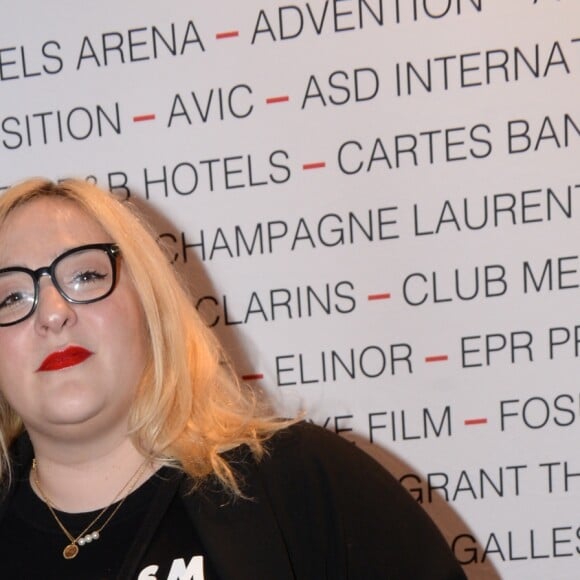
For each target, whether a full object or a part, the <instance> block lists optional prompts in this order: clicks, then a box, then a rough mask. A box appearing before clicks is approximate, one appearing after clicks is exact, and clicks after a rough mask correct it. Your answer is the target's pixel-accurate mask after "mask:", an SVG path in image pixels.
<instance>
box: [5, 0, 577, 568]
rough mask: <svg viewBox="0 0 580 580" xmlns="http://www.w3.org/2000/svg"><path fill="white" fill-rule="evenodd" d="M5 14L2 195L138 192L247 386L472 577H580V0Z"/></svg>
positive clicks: (47, 7)
mask: <svg viewBox="0 0 580 580" xmlns="http://www.w3.org/2000/svg"><path fill="white" fill-rule="evenodd" d="M1 13H2V18H1V19H0V31H1V36H0V187H2V188H5V187H7V186H9V185H10V184H12V183H14V182H16V181H18V180H21V179H23V178H25V177H27V176H31V175H43V176H47V177H50V178H54V179H59V178H61V177H65V176H77V177H82V178H86V179H90V180H93V181H96V182H98V183H99V184H100V185H102V186H103V187H105V188H109V189H111V190H113V191H115V192H116V193H117V194H118V195H120V196H121V197H123V198H129V197H130V198H131V199H132V200H134V201H135V202H136V203H138V204H139V205H141V206H142V207H143V208H145V210H146V211H147V212H148V213H149V214H151V215H153V216H154V219H155V220H156V223H157V224H158V227H159V233H160V239H162V240H163V242H164V243H165V244H166V245H167V248H168V251H169V255H170V256H171V258H172V259H173V260H174V261H175V263H176V265H177V266H178V267H179V268H180V269H181V270H182V271H183V273H184V274H185V275H186V276H187V278H188V280H190V281H191V284H192V286H193V287H194V289H195V296H196V301H197V304H198V307H199V309H200V311H201V312H202V314H203V316H204V318H205V319H206V320H207V323H208V324H209V325H211V326H212V327H213V328H214V329H215V331H216V332H217V333H218V334H219V335H220V336H221V338H222V339H223V340H224V341H225V342H226V343H227V345H228V348H229V351H230V353H231V355H232V357H233V359H234V361H235V362H236V365H237V368H238V370H239V373H240V375H241V376H242V377H244V379H245V380H246V381H247V382H249V383H250V384H252V385H254V386H255V387H256V388H261V389H264V390H266V391H268V392H269V393H270V395H271V396H272V397H273V399H274V401H275V403H276V404H277V405H278V407H279V409H280V410H281V412H283V413H294V412H297V411H298V410H300V409H302V410H304V411H305V412H306V414H307V416H308V417H309V418H310V419H311V420H312V421H314V422H316V423H318V424H321V425H324V426H325V427H327V428H328V429H331V430H334V431H337V432H339V433H340V434H341V435H342V436H344V437H347V438H349V439H352V440H353V441H355V442H356V443H357V444H358V445H360V446H362V447H363V448H364V449H365V450H367V451H368V452H369V453H371V454H372V455H374V456H375V457H376V458H377V459H378V460H379V461H381V462H382V463H383V464H384V465H385V466H387V467H388V468H389V469H391V470H392V471H393V473H394V474H395V475H396V476H397V477H398V478H400V479H401V481H402V482H403V484H404V485H405V486H406V487H407V488H408V489H409V492H410V493H411V494H412V495H413V496H414V497H415V498H416V499H417V501H419V502H421V503H422V505H423V507H424V508H425V509H426V510H427V511H428V512H429V513H430V514H431V515H432V517H433V518H434V519H435V521H436V522H437V524H438V525H439V526H440V527H441V529H442V530H443V532H444V533H445V535H446V537H447V539H448V541H449V543H450V545H451V546H452V548H453V550H454V551H455V554H456V556H457V558H458V559H459V560H460V561H461V562H462V563H463V564H464V566H465V570H466V571H467V573H468V575H469V577H470V578H499V577H502V578H526V579H532V578H537V579H544V578H576V577H577V574H578V572H577V570H578V569H579V566H580V517H579V513H578V502H579V499H580V460H579V459H578V454H577V451H576V450H577V444H578V439H579V438H578V435H579V422H580V386H579V381H578V366H579V365H578V357H579V352H580V314H579V312H580V310H579V307H578V303H579V294H580V290H579V288H580V271H579V270H580V258H579V249H578V248H579V245H578V240H579V238H580V234H579V219H580V216H579V213H580V202H579V201H578V200H579V197H580V181H579V179H580V177H579V176H578V160H579V151H580V147H579V143H580V108H579V99H578V89H579V88H580V85H579V81H578V79H579V73H580V29H579V24H580V4H579V3H578V2H577V0H510V1H509V2H507V1H505V0H333V1H331V0H325V1H323V0H314V1H310V2H302V1H301V2H276V1H260V0H247V1H245V2H234V0H228V1H226V0H224V1H215V2H212V3H208V2H205V3H203V2H186V1H185V0H173V1H168V2H164V3H158V2H143V1H141V2H136V1H126V2H121V3H119V2H112V1H111V0H104V1H101V2H98V3H96V2H82V3H80V2H73V1H72V0H57V1H55V2H50V3H45V2H40V1H30V0H28V1H27V0H24V1H23V2H19V3H8V2H3V5H2V7H1ZM420 552H421V546H419V545H418V546H417V556H418V557H420Z"/></svg>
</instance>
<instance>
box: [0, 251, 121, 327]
mask: <svg viewBox="0 0 580 580" xmlns="http://www.w3.org/2000/svg"><path fill="white" fill-rule="evenodd" d="M53 283H54V285H55V286H56V288H57V290H58V291H59V292H60V293H61V294H62V295H63V296H64V297H65V298H66V299H67V300H69V301H71V302H78V303H83V302H94V301H96V300H98V299H99V298H102V297H104V296H105V295H106V294H107V293H108V292H109V291H110V290H111V288H112V285H113V283H114V275H113V265H112V263H111V259H110V258H109V255H108V253H107V252H106V251H104V250H102V249H94V248H93V249H88V250H79V251H78V252H74V253H72V254H68V255H66V256H63V257H62V258H57V260H55V262H54V263H53ZM36 292H37V284H36V283H35V279H34V276H33V275H32V273H31V272H25V271H18V270H12V271H8V272H4V273H1V274H0V324H10V323H11V322H16V321H18V320H22V319H23V318H26V316H28V315H29V314H30V312H31V311H32V310H33V309H34V305H35V302H36Z"/></svg>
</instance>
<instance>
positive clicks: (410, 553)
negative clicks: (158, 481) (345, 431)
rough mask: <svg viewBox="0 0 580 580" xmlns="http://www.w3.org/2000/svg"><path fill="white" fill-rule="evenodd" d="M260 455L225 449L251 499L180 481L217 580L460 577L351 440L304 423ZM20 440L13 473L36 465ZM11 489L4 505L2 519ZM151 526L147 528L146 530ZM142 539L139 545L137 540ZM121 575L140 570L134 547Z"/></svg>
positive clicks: (416, 515) (408, 502) (436, 539)
mask: <svg viewBox="0 0 580 580" xmlns="http://www.w3.org/2000/svg"><path fill="white" fill-rule="evenodd" d="M268 450H269V451H268V454H267V456H266V457H265V458H264V459H262V461H260V462H258V463H257V462H256V461H254V459H253V458H252V456H251V454H250V452H249V451H248V449H247V448H246V447H239V448H237V449H235V450H232V451H230V452H228V453H227V454H226V455H227V457H228V459H229V461H230V462H231V465H233V467H234V469H235V470H236V472H237V474H238V475H239V477H240V478H241V482H242V490H243V493H244V494H245V496H246V498H248V499H236V500H232V498H231V496H230V495H228V494H226V493H225V492H223V491H221V490H220V489H219V488H218V487H217V486H212V485H210V484H208V485H204V486H203V487H202V488H201V489H199V490H197V491H195V492H193V493H188V492H189V491H190V488H191V485H190V483H191V482H189V481H188V479H187V478H186V477H183V478H181V479H180V480H179V482H178V483H176V484H175V485H177V486H179V487H178V490H177V492H178V493H180V494H181V496H182V499H183V502H184V505H185V509H186V510H187V512H188V514H189V517H190V518H191V521H192V522H193V524H194V525H195V527H196V529H197V532H198V534H199V537H200V539H201V542H202V544H203V546H204V548H205V551H206V557H207V558H208V559H209V560H210V561H211V562H212V563H213V565H214V567H215V569H216V571H217V573H218V575H219V578H220V579H221V580H325V579H328V580H346V579H349V580H382V579H385V580H387V579H393V580H455V579H457V580H459V579H464V578H465V575H464V574H463V571H462V570H461V568H460V566H459V565H458V564H457V562H456V560H455V558H454V557H453V555H452V553H451V551H450V550H449V548H448V546H447V545H446V543H445V540H444V539H443V537H442V536H441V534H440V533H439V531H438V530H437V528H436V527H435V525H434V524H433V523H432V521H431V520H430V519H429V517H428V516H427V515H426V514H425V512H424V511H423V509H422V508H421V507H420V506H419V505H418V504H417V503H416V502H415V501H414V500H413V499H412V498H411V496H410V495H409V493H408V492H407V491H406V490H405V489H404V488H403V487H402V486H401V485H400V484H399V483H398V482H397V481H396V480H395V479H394V478H393V477H392V476H391V475H390V474H389V473H388V472H386V471H385V470H384V469H383V468H382V467H381V466H380V465H379V464H378V463H376V462H375V461H374V460H373V459H371V458H370V457H369V456H368V455H367V454H365V453H363V452H362V451H360V450H359V449H358V448H357V447H356V446H355V445H354V444H353V443H350V442H347V441H345V440H344V439H342V438H340V437H338V436H336V435H334V434H332V433H330V432H328V431H326V430H324V429H322V428H319V427H315V426H313V425H310V424H308V423H300V424H297V425H295V426H293V427H290V428H289V429H286V430H283V431H281V432H279V433H278V434H277V435H275V436H274V437H273V438H272V439H271V440H270V441H269V442H268ZM31 454H32V450H31V448H30V443H29V442H28V441H27V438H21V440H19V441H18V444H17V445H16V449H15V454H14V465H15V469H16V478H19V477H21V476H22V475H24V476H25V474H26V473H27V470H28V469H29V468H30V461H31ZM9 498H10V490H8V493H7V494H6V495H5V496H4V500H3V502H2V504H0V523H1V518H2V514H3V511H4V507H5V505H6V503H7V502H8V501H9ZM146 528H147V526H146V525H144V526H143V530H142V533H145V532H146ZM136 544H138V542H136ZM133 553H134V557H133V558H132V560H135V561H132V562H129V563H128V566H126V567H125V568H124V571H123V572H122V578H123V580H128V579H129V578H132V577H134V571H135V570H137V567H138V565H139V558H138V553H136V552H135V551H133Z"/></svg>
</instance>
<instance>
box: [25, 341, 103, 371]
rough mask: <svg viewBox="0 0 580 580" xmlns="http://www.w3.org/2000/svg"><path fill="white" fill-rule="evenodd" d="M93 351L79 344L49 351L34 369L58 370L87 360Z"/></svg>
mask: <svg viewBox="0 0 580 580" xmlns="http://www.w3.org/2000/svg"><path fill="white" fill-rule="evenodd" d="M92 355H93V353H92V352H91V351H90V350H87V349H86V348H83V347H81V346H69V347H67V348H65V349H63V350H58V351H55V352H52V353H50V354H49V355H48V356H47V357H46V358H45V359H44V360H43V361H42V363H41V365H40V366H39V367H38V368H37V369H36V372H41V371H59V370H61V369H65V368H67V367H73V366H75V365H78V364H80V363H82V362H83V361H85V360H87V359H88V358H89V357H90V356H92Z"/></svg>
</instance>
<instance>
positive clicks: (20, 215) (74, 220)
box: [0, 196, 110, 267]
mask: <svg viewBox="0 0 580 580" xmlns="http://www.w3.org/2000/svg"><path fill="white" fill-rule="evenodd" d="M105 241H110V240H109V236H107V235H106V234H105V231H104V230H103V228H102V226H101V225H100V224H99V223H98V221H97V220H96V219H95V218H93V217H92V216H90V215H88V214H87V213H86V211H85V210H84V209H82V208H81V207H80V206H79V205H78V204H77V203H76V202H74V201H72V200H68V199H64V198H58V197H48V196H46V197H38V198H35V199H32V200H30V201H27V202H26V203H24V204H22V205H19V206H17V207H16V208H14V210H12V211H11V212H10V213H9V214H8V215H7V216H6V218H5V220H4V222H3V223H2V225H1V226H0V266H2V267H4V266H5V265H6V264H8V265H11V264H14V263H18V261H26V262H27V265H29V266H32V265H34V264H33V262H34V260H35V258H39V259H40V260H41V261H42V260H48V259H54V258H55V257H56V256H58V255H59V254H60V253H62V252H63V251H66V250H67V249H70V248H73V247H75V246H78V245H83V244H89V243H96V242H105ZM31 260H32V262H31ZM15 261H16V262H15ZM40 265H44V264H40Z"/></svg>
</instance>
